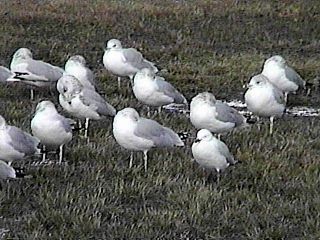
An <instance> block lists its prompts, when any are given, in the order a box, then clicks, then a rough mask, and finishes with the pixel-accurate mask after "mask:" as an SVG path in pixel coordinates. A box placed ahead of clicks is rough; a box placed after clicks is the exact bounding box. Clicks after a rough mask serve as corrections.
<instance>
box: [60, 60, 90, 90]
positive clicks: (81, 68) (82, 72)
mask: <svg viewBox="0 0 320 240" xmlns="http://www.w3.org/2000/svg"><path fill="white" fill-rule="evenodd" d="M64 70H65V73H66V74H67V75H72V76H74V77H76V78H77V79H78V80H79V82H80V83H81V84H82V85H83V86H84V87H85V88H88V89H91V90H95V86H94V74H93V72H92V71H91V70H90V69H89V68H87V67H86V60H85V59H84V57H83V56H81V55H75V56H72V57H70V58H69V59H68V61H67V62H66V64H65V67H64Z"/></svg>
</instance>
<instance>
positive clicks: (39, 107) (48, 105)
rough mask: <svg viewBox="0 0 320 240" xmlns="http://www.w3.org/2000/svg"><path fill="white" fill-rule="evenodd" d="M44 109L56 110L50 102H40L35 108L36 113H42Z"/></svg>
mask: <svg viewBox="0 0 320 240" xmlns="http://www.w3.org/2000/svg"><path fill="white" fill-rule="evenodd" d="M46 109H50V110H55V111H57V110H56V107H55V106H54V104H53V103H52V102H51V101H47V100H46V101H42V102H39V103H38V105H37V107H36V113H38V112H42V111H44V110H46Z"/></svg>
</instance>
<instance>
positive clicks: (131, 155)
mask: <svg viewBox="0 0 320 240" xmlns="http://www.w3.org/2000/svg"><path fill="white" fill-rule="evenodd" d="M132 163H133V152H131V153H130V162H129V168H132Z"/></svg>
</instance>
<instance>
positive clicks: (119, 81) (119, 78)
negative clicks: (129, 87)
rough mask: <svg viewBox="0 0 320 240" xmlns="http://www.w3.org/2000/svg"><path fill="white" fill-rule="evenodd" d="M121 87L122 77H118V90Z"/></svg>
mask: <svg viewBox="0 0 320 240" xmlns="http://www.w3.org/2000/svg"><path fill="white" fill-rule="evenodd" d="M120 89H121V77H118V90H120Z"/></svg>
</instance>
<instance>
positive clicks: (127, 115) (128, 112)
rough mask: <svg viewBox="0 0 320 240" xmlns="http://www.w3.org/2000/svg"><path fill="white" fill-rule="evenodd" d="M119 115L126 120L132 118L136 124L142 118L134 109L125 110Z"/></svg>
mask: <svg viewBox="0 0 320 240" xmlns="http://www.w3.org/2000/svg"><path fill="white" fill-rule="evenodd" d="M117 115H119V116H122V117H125V118H130V119H132V120H133V121H135V122H136V121H138V120H139V118H140V116H139V113H138V112H137V111H136V110H135V109H134V108H124V109H122V110H121V111H119V112H118V113H117Z"/></svg>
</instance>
